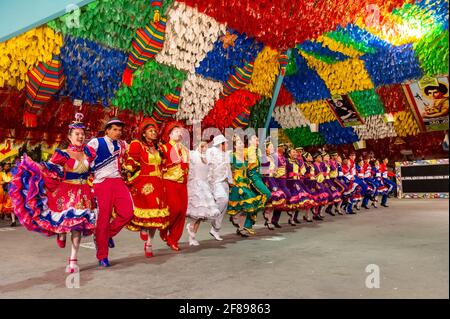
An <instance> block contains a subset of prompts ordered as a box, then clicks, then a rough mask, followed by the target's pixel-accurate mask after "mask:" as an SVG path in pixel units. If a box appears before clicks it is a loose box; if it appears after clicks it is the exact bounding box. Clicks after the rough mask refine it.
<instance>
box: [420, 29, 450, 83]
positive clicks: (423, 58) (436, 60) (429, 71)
mask: <svg viewBox="0 0 450 319" xmlns="http://www.w3.org/2000/svg"><path fill="white" fill-rule="evenodd" d="M448 40H449V37H448V30H445V31H444V32H443V30H442V28H441V26H436V27H435V28H434V29H433V30H431V31H430V32H429V33H427V34H425V35H424V36H423V37H422V39H421V40H420V41H419V42H417V43H415V44H414V51H415V53H416V57H417V59H418V60H419V62H420V66H421V67H422V69H423V71H424V73H425V74H426V75H429V76H435V75H439V74H448V63H449V59H448Z"/></svg>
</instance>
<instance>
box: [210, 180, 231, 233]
mask: <svg viewBox="0 0 450 319" xmlns="http://www.w3.org/2000/svg"><path fill="white" fill-rule="evenodd" d="M228 192H229V186H228V183H227V182H222V183H216V184H214V186H213V195H214V200H215V201H216V204H217V206H218V208H219V210H220V215H219V216H217V217H216V218H215V219H213V220H212V221H211V226H212V227H213V228H214V230H215V231H219V230H220V229H221V228H222V221H223V217H224V216H225V213H226V212H227V208H228Z"/></svg>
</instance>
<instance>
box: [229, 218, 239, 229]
mask: <svg viewBox="0 0 450 319" xmlns="http://www.w3.org/2000/svg"><path fill="white" fill-rule="evenodd" d="M230 222H231V223H232V224H233V226H234V227H237V228H239V224H236V223H235V222H234V219H233V216H230Z"/></svg>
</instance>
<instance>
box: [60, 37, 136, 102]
mask: <svg viewBox="0 0 450 319" xmlns="http://www.w3.org/2000/svg"><path fill="white" fill-rule="evenodd" d="M127 57H128V54H126V53H124V52H122V51H119V50H116V49H111V48H108V47H105V46H102V45H99V44H98V43H96V42H93V41H89V40H86V39H81V38H76V37H71V36H65V37H64V44H63V46H62V47H61V60H62V65H63V69H64V74H65V76H66V82H65V83H66V84H65V87H64V89H63V90H61V95H66V96H70V97H71V98H72V99H81V100H83V101H85V102H88V103H92V104H94V103H96V102H100V103H101V104H102V105H103V106H108V105H109V104H110V101H111V100H112V99H113V98H114V95H115V93H116V91H117V89H118V88H119V84H120V82H121V79H122V72H123V70H124V68H125V65H126V62H127Z"/></svg>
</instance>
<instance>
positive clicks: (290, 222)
mask: <svg viewBox="0 0 450 319" xmlns="http://www.w3.org/2000/svg"><path fill="white" fill-rule="evenodd" d="M288 224H289V225H291V226H297V224H296V223H294V222H293V221H291V220H290V219H289V220H288Z"/></svg>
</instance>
